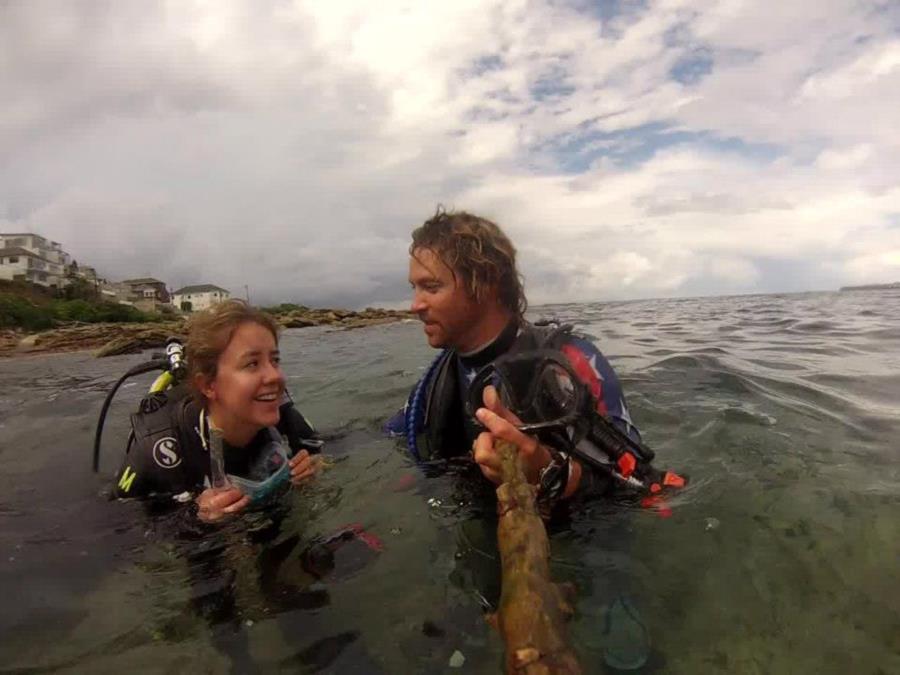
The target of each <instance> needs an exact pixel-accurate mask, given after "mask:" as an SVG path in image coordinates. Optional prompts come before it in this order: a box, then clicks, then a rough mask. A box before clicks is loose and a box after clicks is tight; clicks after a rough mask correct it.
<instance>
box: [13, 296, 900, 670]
mask: <svg viewBox="0 0 900 675" xmlns="http://www.w3.org/2000/svg"><path fill="white" fill-rule="evenodd" d="M532 316H533V317H534V318H537V317H538V316H557V317H559V318H561V319H563V320H565V321H569V322H572V323H574V324H576V325H577V327H578V329H579V330H581V331H583V332H585V333H587V334H588V335H590V336H592V337H593V338H594V339H595V340H596V342H597V344H598V345H599V346H600V348H601V350H602V351H603V352H604V353H605V354H606V356H607V357H608V358H609V360H610V361H611V363H612V364H613V366H614V367H615V368H616V370H617V371H618V373H619V375H620V377H621V380H622V383H623V386H624V389H625V391H626V394H627V397H628V402H629V404H630V407H631V412H632V416H633V418H634V421H635V423H636V424H637V425H638V426H639V427H640V429H641V431H642V433H643V436H644V439H645V441H646V442H647V443H648V444H649V445H650V446H652V447H653V448H654V449H655V451H656V453H657V457H658V464H659V465H660V466H661V467H664V468H671V469H674V470H676V471H678V472H681V473H685V474H688V475H689V476H690V478H691V483H690V486H689V487H688V489H686V490H685V491H684V492H683V493H682V494H681V495H679V496H678V497H677V498H675V499H673V500H672V501H671V502H670V503H669V504H668V508H669V509H670V510H671V513H670V514H668V512H660V511H656V510H646V509H639V508H634V509H624V508H623V507H612V506H611V505H609V504H604V503H597V504H594V505H591V506H590V507H589V508H587V509H585V510H584V511H583V512H581V513H578V514H576V515H575V516H574V517H573V518H572V520H571V522H569V523H567V524H564V525H563V526H561V527H560V528H559V529H558V530H557V531H556V532H555V533H554V534H553V537H552V539H551V549H552V556H553V562H552V567H553V574H554V576H555V577H556V578H557V579H560V580H568V581H572V582H573V583H574V584H575V585H576V587H577V589H578V597H577V600H576V603H575V609H576V617H575V619H574V620H573V622H572V625H571V634H572V637H573V641H574V642H575V644H576V646H577V649H578V651H579V654H580V657H581V659H582V662H583V664H584V666H585V672H588V673H596V672H603V667H602V665H601V664H602V655H601V649H602V646H603V644H604V643H603V640H604V637H603V626H604V611H605V605H606V603H608V602H609V601H610V599H611V597H612V596H613V595H615V594H616V593H624V594H627V595H628V597H629V598H630V599H631V601H632V603H633V604H634V606H635V607H636V608H638V610H639V612H640V616H641V618H642V620H643V622H644V624H645V626H646V628H647V630H648V632H649V635H650V639H651V642H652V648H653V651H652V654H651V658H650V662H649V663H648V666H647V667H646V668H645V670H644V672H659V673H684V674H691V675H693V674H695V673H720V672H721V673H766V674H771V673H790V674H793V673H816V674H825V673H835V674H841V675H844V674H846V673H854V674H855V673H863V674H867V675H887V674H888V673H900V461H898V460H900V294H898V293H897V292H878V291H860V292H844V293H809V294H792V295H764V296H762V295H761V296H740V297H721V298H700V299H683V300H653V301H639V302H615V303H597V304H578V305H556V306H548V307H540V308H537V309H535V310H533V311H532ZM281 346H282V353H283V356H284V360H283V363H284V369H285V371H286V373H287V376H288V385H289V388H290V390H291V391H292V392H293V394H294V397H295V399H296V401H297V405H298V407H299V408H300V409H301V410H302V411H303V412H304V413H305V414H306V415H307V416H309V417H310V418H311V420H312V421H313V422H314V423H315V425H316V426H317V427H318V428H319V429H320V430H321V431H322V432H323V433H324V434H325V436H326V437H327V438H328V439H329V441H328V453H329V455H331V457H332V459H333V462H332V464H331V466H330V467H329V468H328V470H327V471H326V472H325V473H324V474H323V475H322V477H321V478H320V479H319V480H318V482H317V483H316V484H315V485H314V486H311V487H308V488H304V489H302V490H297V491H294V492H292V493H291V494H290V495H289V496H288V497H287V498H286V499H285V500H284V503H283V504H282V505H281V506H280V507H279V509H276V511H277V513H276V514H275V515H272V514H259V515H256V516H251V517H247V518H246V519H240V520H239V521H236V522H233V523H231V524H229V525H227V526H224V527H221V528H218V529H217V530H216V531H214V532H212V533H207V532H204V531H202V530H200V529H199V528H196V527H195V526H194V525H193V523H192V521H191V518H190V517H189V514H186V513H184V512H182V511H180V510H175V511H174V512H169V511H166V510H164V509H157V510H151V511H148V509H146V508H145V507H144V505H142V504H140V503H136V502H115V501H109V500H108V498H107V496H106V495H107V493H108V490H109V486H110V482H111V478H112V475H113V474H114V472H115V471H116V469H117V468H118V465H119V463H120V461H121V457H122V447H123V445H124V442H125V437H126V433H127V430H128V415H129V414H130V412H132V410H134V408H135V407H136V405H137V403H138V401H139V399H140V398H141V395H142V393H143V392H144V391H146V388H147V386H148V385H149V376H143V377H141V378H136V379H135V380H132V381H130V382H129V384H127V385H126V386H125V387H123V389H122V390H121V391H120V393H119V396H118V397H117V398H116V400H115V403H114V405H113V407H112V409H111V413H110V418H109V421H108V423H107V428H106V432H105V436H104V445H103V453H102V462H101V467H100V472H99V474H94V473H92V472H91V468H90V457H91V446H92V441H93V434H94V426H95V422H96V418H97V414H98V412H99V410H100V406H101V404H102V402H103V398H104V396H105V394H106V392H107V390H108V389H109V387H110V386H111V385H112V384H113V383H114V382H115V380H116V379H117V378H118V377H119V376H120V375H121V374H122V373H124V372H125V370H126V369H127V368H129V367H131V366H133V365H135V364H137V363H139V362H141V361H142V360H144V359H146V358H148V356H149V354H143V355H132V356H122V357H114V358H108V359H102V360H99V359H95V358H93V357H92V356H91V355H90V354H89V353H76V354H60V355H50V356H35V357H23V358H17V359H9V360H4V361H0V591H2V601H0V673H49V672H60V673H121V672H133V673H176V672H177V673H181V672H191V673H226V672H263V673H266V672H291V673H298V672H299V673H313V672H317V673H318V672H322V673H391V674H395V673H444V672H446V673H457V672H465V673H498V672H501V659H502V644H501V642H500V639H499V638H498V636H497V635H496V634H494V633H493V631H492V630H491V629H490V628H489V627H488V625H487V624H486V623H485V622H484V619H483V617H482V598H483V596H486V595H489V588H490V587H491V584H492V583H495V582H494V581H492V578H491V577H492V570H493V569H494V561H493V559H492V550H491V545H490V543H491V542H490V540H491V536H492V529H491V527H492V525H491V522H490V518H489V517H488V516H486V515H485V514H484V513H483V512H482V511H479V509H477V508H474V506H473V505H472V504H470V503H468V502H467V501H466V497H465V494H466V493H465V491H464V490H460V489H459V484H460V482H461V480H462V479H461V478H459V477H458V476H456V475H454V474H452V473H451V474H441V473H436V474H434V475H432V474H431V473H429V475H428V476H425V475H424V474H423V473H422V472H421V471H419V470H418V469H417V468H416V467H415V466H413V465H412V464H411V462H410V461H409V460H408V459H407V458H406V457H405V455H404V452H403V451H402V449H400V448H398V446H397V445H396V444H395V442H394V441H392V440H390V439H387V438H385V437H383V436H382V434H381V431H380V429H381V425H382V423H383V421H384V420H385V418H386V417H387V416H389V415H390V414H391V413H392V412H393V411H395V410H396V409H397V408H399V407H400V406H401V405H402V404H403V402H404V400H405V398H406V395H407V393H408V391H409V389H410V387H412V385H413V384H414V382H415V381H416V380H417V378H419V377H420V376H421V375H422V373H423V369H424V368H425V367H426V366H427V365H428V363H429V362H430V360H431V359H432V358H433V356H434V352H433V351H431V350H430V349H429V348H428V346H427V344H426V343H425V340H424V336H423V334H422V331H421V327H420V325H419V324H417V323H414V322H406V323H397V324H393V325H388V326H380V327H373V328H368V329H362V330H354V331H337V330H332V329H323V328H309V329H297V330H288V331H286V332H285V333H284V334H283V337H282V343H281ZM666 515H667V516H668V517H664V516H666ZM351 524H356V525H358V526H359V527H361V528H364V530H365V531H366V532H367V533H368V534H369V535H370V537H369V540H370V543H376V540H377V542H380V548H381V550H380V551H379V550H375V548H377V546H376V547H375V548H373V547H370V546H369V545H367V544H366V543H365V542H363V541H362V540H361V539H359V538H352V537H350V536H348V537H347V538H346V539H340V540H338V541H337V542H333V544H332V547H331V549H329V547H327V546H323V545H322V541H323V537H324V538H327V537H328V536H329V535H330V534H331V533H334V532H340V531H341V530H342V528H346V527H347V526H349V525H351ZM623 533H624V535H623ZM623 542H624V543H623ZM317 543H318V544H319V545H318V547H316V544H317ZM310 547H312V548H310ZM304 551H306V552H307V554H306V555H304ZM310 551H312V552H313V553H316V552H317V555H318V557H316V556H315V555H313V556H310V555H309V553H308V552H310ZM309 560H314V561H315V560H318V561H319V562H318V563H315V562H314V563H313V564H310V563H309ZM304 561H305V562H304ZM323 561H324V562H323ZM451 664H453V665H454V666H459V667H458V668H454V667H451Z"/></svg>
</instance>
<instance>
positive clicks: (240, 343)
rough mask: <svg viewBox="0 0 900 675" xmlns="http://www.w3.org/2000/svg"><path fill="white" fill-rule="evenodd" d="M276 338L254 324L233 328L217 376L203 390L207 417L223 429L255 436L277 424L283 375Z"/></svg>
mask: <svg viewBox="0 0 900 675" xmlns="http://www.w3.org/2000/svg"><path fill="white" fill-rule="evenodd" d="M280 360H281V356H280V353H279V351H278V344H277V343H276V342H275V337H274V336H273V335H272V333H270V332H269V330H268V329H267V328H265V327H263V326H260V325H259V324H257V323H243V324H241V325H240V326H238V327H237V329H235V331H234V334H233V335H232V337H231V342H229V343H228V346H227V347H226V348H225V351H224V352H222V355H221V356H220V357H219V361H218V364H217V370H216V376H215V377H214V378H213V379H212V380H211V381H209V382H208V383H207V384H206V385H205V386H204V387H203V388H202V391H203V394H204V395H205V396H206V398H207V399H208V401H209V412H210V415H211V416H212V417H213V418H214V419H215V421H216V424H217V425H218V426H220V427H222V428H223V429H224V430H231V431H234V432H238V433H240V434H241V435H244V434H250V435H251V436H252V434H255V433H256V432H257V431H259V430H260V429H262V428H264V427H270V426H274V425H276V424H277V423H278V418H279V412H278V406H279V404H280V403H281V396H282V394H283V393H284V374H283V373H282V372H281V365H280Z"/></svg>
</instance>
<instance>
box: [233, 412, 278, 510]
mask: <svg viewBox="0 0 900 675" xmlns="http://www.w3.org/2000/svg"><path fill="white" fill-rule="evenodd" d="M269 432H270V434H271V436H272V440H271V441H269V443H267V444H266V446H265V447H264V448H263V449H262V450H261V451H260V453H259V456H258V459H257V460H256V461H255V462H254V463H253V464H252V465H251V466H250V470H249V471H248V473H247V475H246V476H235V475H233V474H226V477H227V479H228V482H229V483H231V484H232V485H233V486H234V487H236V488H238V489H239V490H240V491H241V492H243V493H244V494H245V495H248V496H249V497H250V503H251V504H253V505H258V504H261V503H263V502H265V501H268V500H269V499H270V498H272V497H277V496H279V495H281V494H282V493H283V492H284V491H285V490H286V489H287V487H288V486H289V485H290V479H291V465H290V463H289V462H288V454H287V448H286V445H285V443H284V441H282V439H281V438H280V436H278V432H276V431H275V430H274V429H269ZM276 437H278V438H277V440H276Z"/></svg>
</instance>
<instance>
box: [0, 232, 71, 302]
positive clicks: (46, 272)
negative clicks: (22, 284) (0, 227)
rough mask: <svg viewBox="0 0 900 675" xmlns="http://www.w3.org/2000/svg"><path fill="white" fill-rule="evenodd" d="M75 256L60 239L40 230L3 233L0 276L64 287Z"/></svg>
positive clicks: (0, 242) (0, 252)
mask: <svg viewBox="0 0 900 675" xmlns="http://www.w3.org/2000/svg"><path fill="white" fill-rule="evenodd" d="M71 262H72V257H71V256H70V255H69V254H68V253H66V252H65V251H63V250H62V245H61V244H60V243H59V242H57V241H50V240H49V239H45V238H44V237H42V236H40V235H38V234H30V233H9V234H3V233H0V279H9V280H14V279H15V280H23V281H30V282H31V283H34V284H38V285H40V286H47V287H48V288H62V287H63V286H65V285H66V284H67V283H68V282H67V281H66V271H67V268H68V266H69V265H70V264H71Z"/></svg>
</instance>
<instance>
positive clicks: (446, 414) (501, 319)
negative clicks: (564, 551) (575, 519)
mask: <svg viewBox="0 0 900 675" xmlns="http://www.w3.org/2000/svg"><path fill="white" fill-rule="evenodd" d="M409 252H410V261H409V282H410V285H411V286H412V289H413V301H412V307H411V309H412V311H413V312H415V313H416V314H417V315H418V317H419V319H420V320H421V321H422V323H423V324H424V331H425V335H426V338H427V340H428V344H429V345H431V346H432V347H435V348H438V349H443V350H444V351H443V352H442V353H441V354H440V355H439V356H438V357H437V359H436V360H435V361H434V363H433V364H432V366H431V367H430V368H429V369H428V372H427V373H426V375H425V377H424V378H423V379H422V380H421V381H420V382H419V383H418V385H417V386H416V388H415V389H414V390H413V393H412V395H411V396H410V399H409V401H408V403H407V406H406V408H405V410H404V411H402V412H401V413H398V414H397V415H396V416H394V418H392V419H391V420H390V421H389V422H388V424H387V429H388V430H389V431H390V432H392V433H394V434H397V435H404V436H406V438H407V445H408V447H409V450H410V452H411V453H412V454H413V456H414V457H415V458H416V459H419V460H431V459H446V458H449V457H453V456H461V455H465V454H468V453H469V452H472V453H473V457H474V459H475V461H476V463H477V464H478V466H479V468H480V469H481V472H482V474H483V475H484V477H485V478H487V479H488V480H489V481H491V482H492V483H494V484H497V483H499V482H500V473H499V465H500V459H499V455H498V453H497V451H496V449H495V447H494V444H495V441H496V440H497V439H503V440H507V441H510V442H512V443H513V444H515V445H516V446H518V448H519V452H520V455H521V456H522V459H523V465H524V469H525V474H526V476H527V477H528V479H529V480H530V481H531V482H532V483H534V484H539V483H540V482H541V477H542V474H544V476H545V477H546V474H547V469H548V468H550V467H555V465H556V464H563V465H564V466H563V467H562V471H558V472H556V473H558V474H559V475H560V476H561V478H562V479H564V480H560V481H558V482H557V484H556V485H548V484H545V485H542V486H541V487H542V488H543V490H544V491H545V492H546V491H548V490H551V489H555V491H556V494H552V495H543V496H544V497H549V498H550V499H552V500H554V501H555V500H558V499H562V500H568V499H572V498H574V497H584V496H590V495H598V494H602V493H604V492H606V491H607V490H608V489H609V487H610V486H611V484H612V480H611V478H610V476H609V473H608V472H606V471H601V470H598V469H595V468H593V467H592V466H591V465H587V464H586V463H585V462H582V461H581V460H579V459H577V458H575V457H571V456H568V455H567V456H565V457H561V456H560V454H559V452H557V451H561V450H563V449H562V448H551V447H548V446H547V445H545V444H543V443H540V442H538V440H537V439H536V438H534V437H532V436H529V435H526V434H524V433H522V432H520V431H519V430H518V429H517V428H516V426H515V422H516V421H517V420H516V418H515V417H514V415H513V414H512V413H511V412H510V411H508V410H507V409H506V408H504V407H503V405H502V404H501V403H500V401H499V400H498V397H497V395H496V392H495V390H494V389H493V388H491V387H489V388H487V389H486V393H485V401H484V403H485V407H484V408H482V409H480V410H478V411H477V413H476V417H477V422H476V421H475V420H472V419H471V417H470V416H469V415H467V414H466V412H465V405H464V402H465V400H466V396H467V390H468V386H469V384H470V383H471V382H472V379H473V378H474V376H475V374H476V373H477V372H478V371H479V370H480V369H481V368H482V367H484V366H485V365H487V364H488V363H491V362H493V361H494V360H495V359H497V358H498V357H500V356H502V355H504V354H509V353H514V352H517V351H525V350H529V349H535V348H538V347H548V346H549V347H550V348H552V349H554V350H557V351H558V352H560V353H561V354H563V355H564V356H565V358H566V359H567V360H568V362H569V364H570V365H571V366H572V368H573V370H574V371H575V373H576V374H577V375H578V377H579V378H581V380H582V381H583V382H584V383H585V384H586V385H587V388H588V390H589V391H590V393H591V395H592V396H593V399H594V405H595V407H596V411H597V413H599V414H600V415H603V416H604V417H606V418H607V419H609V420H611V421H612V422H613V424H615V425H616V426H617V427H618V428H619V429H621V431H623V432H624V433H625V434H627V435H628V436H629V437H630V438H631V439H633V440H634V441H636V442H640V434H639V432H638V430H637V428H636V427H635V426H634V425H633V424H632V422H631V417H630V415H629V413H628V408H627V406H626V404H625V397H624V395H623V393H622V388H621V386H620V384H619V380H618V377H616V374H615V371H613V369H612V367H611V366H610V365H609V362H608V361H607V360H606V359H605V358H604V356H603V355H602V354H601V353H600V351H599V350H597V348H596V347H595V346H594V345H593V344H592V343H591V342H589V341H588V340H586V339H584V338H582V337H579V336H576V335H573V334H571V333H568V332H565V331H560V330H555V331H553V330H548V329H546V328H544V329H541V328H537V327H535V326H533V325H531V324H529V323H528V322H527V321H526V320H525V318H524V316H523V315H524V312H525V309H526V307H527V301H526V299H525V294H524V291H523V288H522V280H521V277H520V275H519V272H518V270H517V268H516V250H515V248H514V247H513V245H512V243H511V242H510V241H509V239H508V238H507V237H506V235H505V234H504V233H503V232H502V230H501V229H500V228H499V227H498V226H497V225H496V224H494V223H492V222H491V221H489V220H487V219H485V218H481V217H478V216H475V215H472V214H469V213H466V212H455V213H447V212H444V211H440V210H439V211H438V213H437V214H435V216H434V217H432V218H431V219H429V220H428V221H426V222H425V223H424V224H423V225H422V226H421V227H419V228H418V229H416V230H415V231H414V232H413V241H412V244H411V245H410V249H409Z"/></svg>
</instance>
